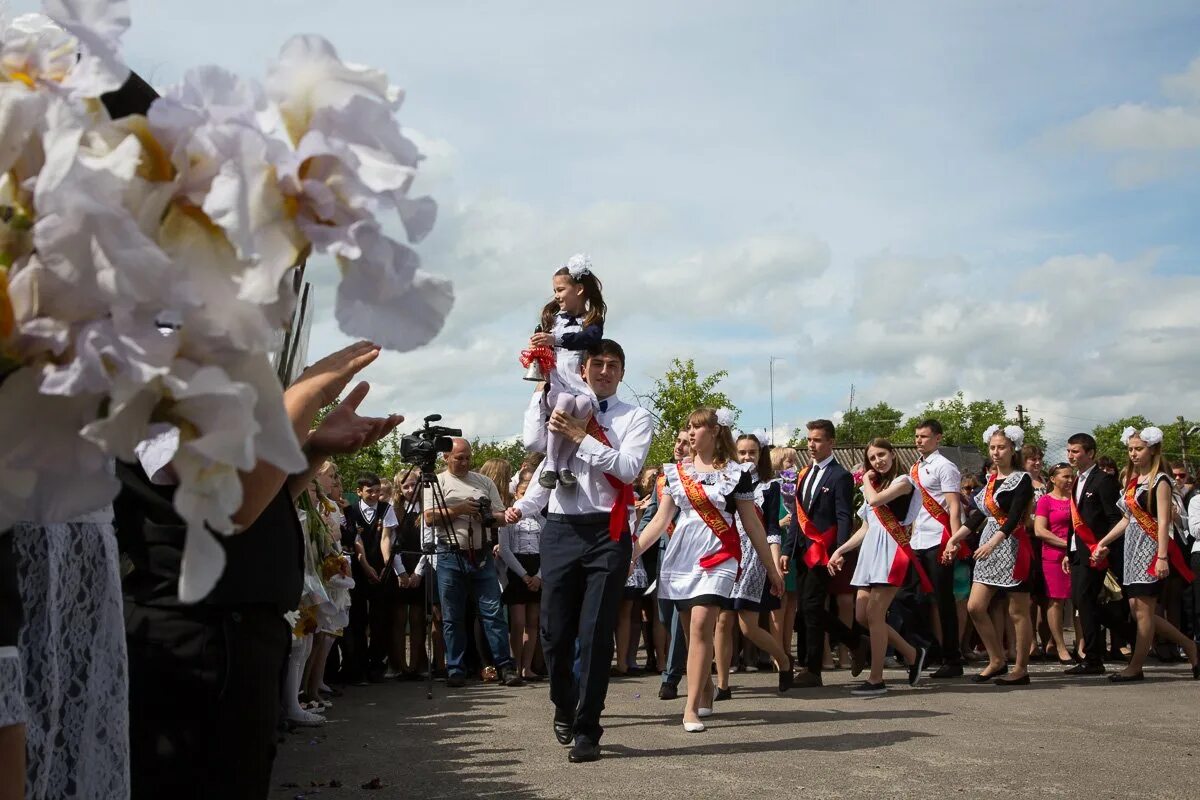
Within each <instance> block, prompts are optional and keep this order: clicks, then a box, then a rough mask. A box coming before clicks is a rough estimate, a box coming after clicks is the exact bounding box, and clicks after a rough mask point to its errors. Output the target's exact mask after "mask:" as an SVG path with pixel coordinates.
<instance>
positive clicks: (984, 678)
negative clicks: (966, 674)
mask: <svg viewBox="0 0 1200 800" xmlns="http://www.w3.org/2000/svg"><path fill="white" fill-rule="evenodd" d="M1007 674H1008V664H1005V665H1004V669H998V670H996V671H995V672H993V673H991V674H990V675H985V674H983V672H980V673H979V674H978V675H972V676H971V683H987V682H988V681H990V680H991V679H992V678H998V677H1000V676H1001V675H1007Z"/></svg>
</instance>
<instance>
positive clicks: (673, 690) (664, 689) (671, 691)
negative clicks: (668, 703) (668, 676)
mask: <svg viewBox="0 0 1200 800" xmlns="http://www.w3.org/2000/svg"><path fill="white" fill-rule="evenodd" d="M677 697H679V687H678V686H676V685H675V684H673V683H664V684H662V685H661V686H659V687H658V699H659V700H674V699H676V698H677Z"/></svg>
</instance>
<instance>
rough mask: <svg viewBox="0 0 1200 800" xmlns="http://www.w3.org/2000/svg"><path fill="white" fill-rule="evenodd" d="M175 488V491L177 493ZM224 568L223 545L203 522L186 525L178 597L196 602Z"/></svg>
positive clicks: (215, 581)
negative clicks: (201, 523)
mask: <svg viewBox="0 0 1200 800" xmlns="http://www.w3.org/2000/svg"><path fill="white" fill-rule="evenodd" d="M181 490H182V489H180V490H177V492H176V493H178V491H181ZM223 572H225V548H224V547H222V546H221V543H220V542H218V541H217V539H216V537H215V536H213V535H212V533H211V532H209V530H208V529H207V528H205V527H204V526H203V525H188V529H187V534H186V538H185V539H184V544H183V558H182V560H181V561H180V564H179V600H180V602H183V603H198V602H200V601H201V600H203V599H204V598H205V597H207V596H208V595H209V593H210V592H212V590H213V588H214V587H215V586H216V585H217V581H219V580H220V579H221V574H222V573H223Z"/></svg>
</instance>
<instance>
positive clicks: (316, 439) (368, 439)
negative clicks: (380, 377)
mask: <svg viewBox="0 0 1200 800" xmlns="http://www.w3.org/2000/svg"><path fill="white" fill-rule="evenodd" d="M370 390H371V385H370V384H369V383H367V382H366V381H363V382H362V383H360V384H358V385H357V386H355V387H354V388H353V389H352V390H350V394H348V395H346V399H345V400H343V401H342V402H340V403H338V405H337V407H336V408H334V409H333V411H331V412H329V415H328V416H326V417H325V419H323V420H321V424H320V425H318V426H317V427H316V429H315V430H314V431H312V433H310V434H309V436H308V440H307V441H306V442H305V447H307V449H308V451H309V453H311V454H312V455H315V456H330V455H336V454H339V453H353V452H355V451H357V450H361V449H362V448H364V447H367V446H368V445H372V444H374V443H375V442H377V441H379V440H380V439H382V438H383V437H384V436H387V435H388V434H389V433H391V432H392V431H393V430H395V428H396V426H397V425H399V424H400V423H401V422H403V421H404V417H402V416H400V415H399V414H391V415H389V416H386V417H362V416H359V414H358V406H359V404H361V403H362V401H363V398H365V397H366V396H367V392H369V391H370Z"/></svg>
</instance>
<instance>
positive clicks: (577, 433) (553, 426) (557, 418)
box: [546, 410, 591, 444]
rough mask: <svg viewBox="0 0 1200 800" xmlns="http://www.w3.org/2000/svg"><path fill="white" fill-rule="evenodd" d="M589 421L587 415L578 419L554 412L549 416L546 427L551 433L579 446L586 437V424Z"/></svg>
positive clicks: (565, 413)
mask: <svg viewBox="0 0 1200 800" xmlns="http://www.w3.org/2000/svg"><path fill="white" fill-rule="evenodd" d="M589 419H591V415H590V414H589V415H588V416H587V417H584V418H583V419H580V418H579V417H573V416H571V415H570V414H568V413H567V412H565V411H557V410H556V411H555V412H554V413H553V414H551V415H550V422H549V423H547V425H546V427H547V428H548V429H549V430H550V432H551V433H557V434H559V435H560V436H565V437H567V438H568V439H570V440H571V441H573V442H574V443H575V444H579V443H580V442H582V441H583V439H584V437H585V436H587V423H588V420H589Z"/></svg>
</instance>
